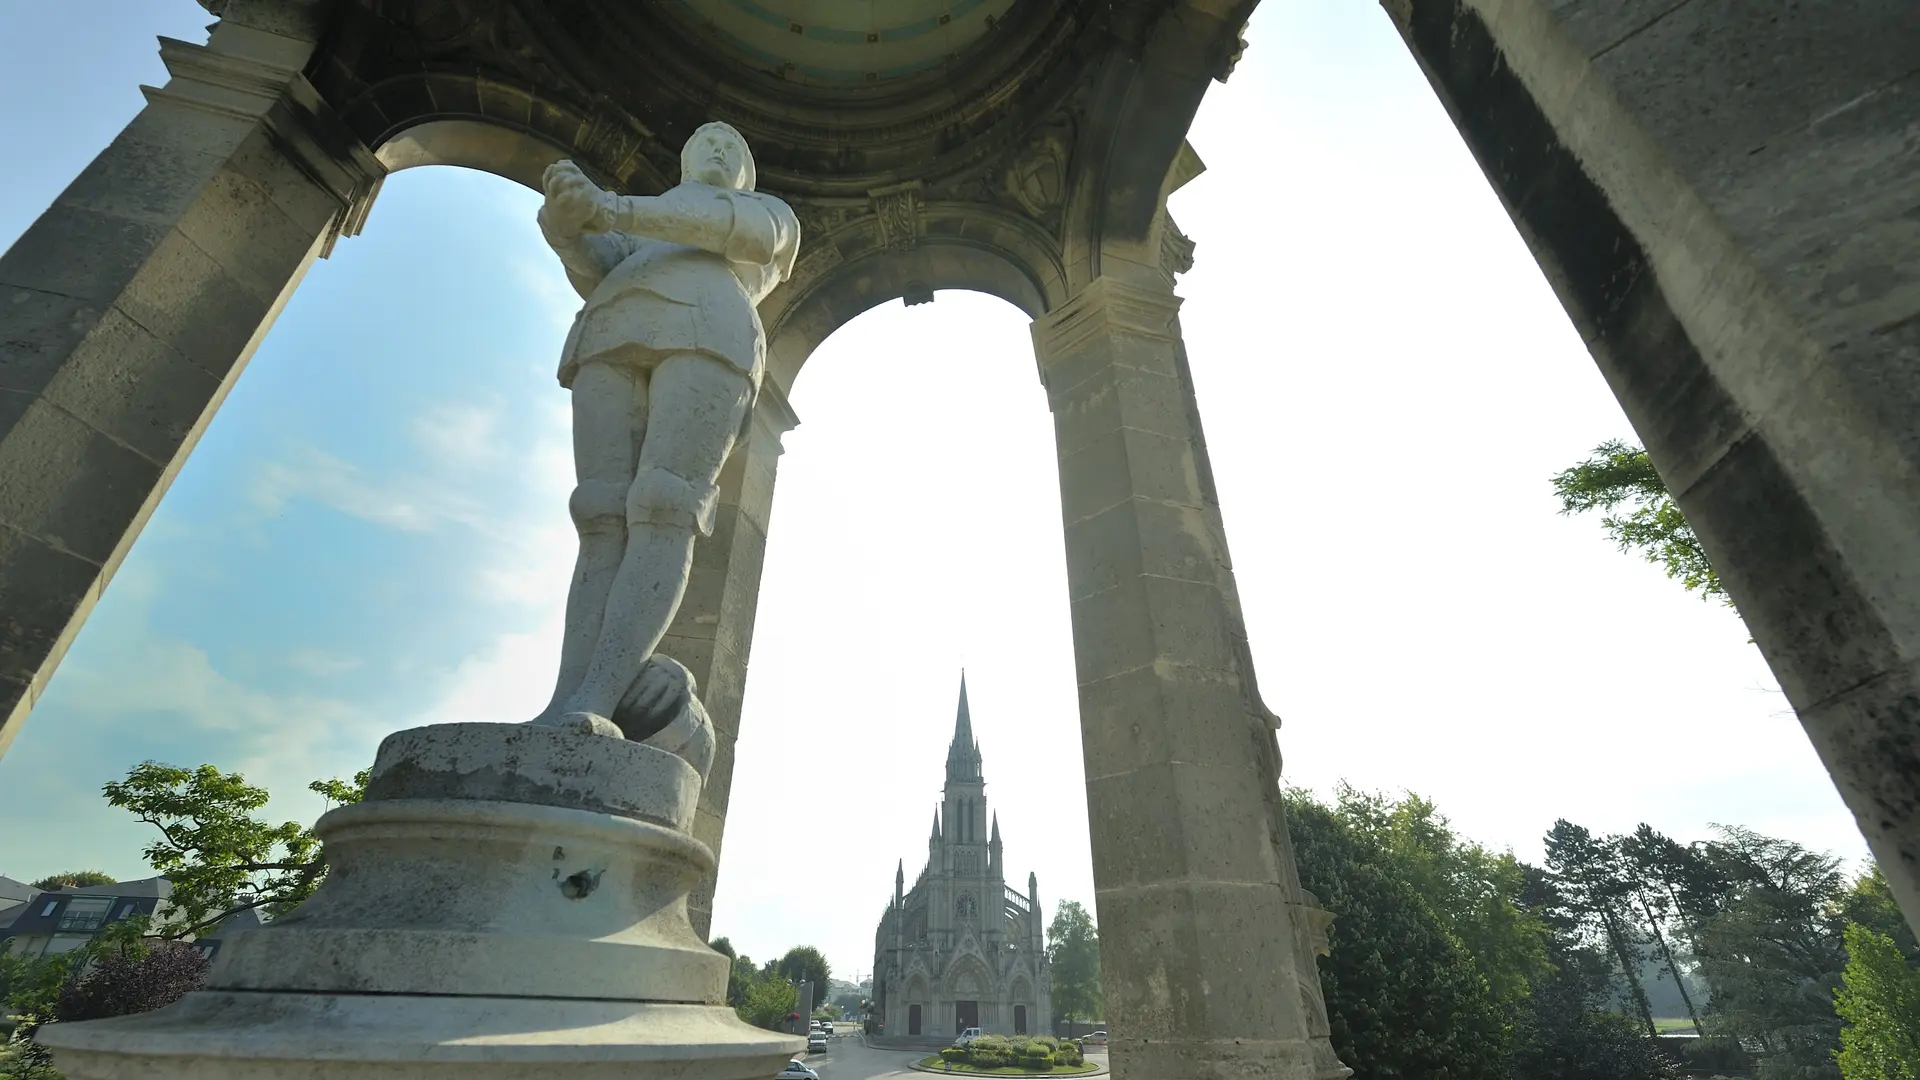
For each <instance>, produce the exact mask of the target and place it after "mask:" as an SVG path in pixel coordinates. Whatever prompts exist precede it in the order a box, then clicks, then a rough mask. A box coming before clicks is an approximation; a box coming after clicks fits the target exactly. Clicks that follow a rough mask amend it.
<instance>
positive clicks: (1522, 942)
mask: <svg viewBox="0 0 1920 1080" xmlns="http://www.w3.org/2000/svg"><path fill="white" fill-rule="evenodd" d="M1334 812H1335V814H1336V815H1337V816H1338V817H1339V818H1340V819H1341V820H1342V821H1343V822H1344V823H1346V824H1347V825H1348V826H1350V827H1351V828H1353V829H1356V830H1357V831H1358V832H1359V833H1360V834H1361V835H1363V836H1365V837H1366V838H1367V839H1368V840H1370V841H1371V842H1373V843H1376V844H1378V845H1380V847H1381V848H1382V850H1383V851H1384V852H1385V853H1386V855H1387V857H1388V858H1389V860H1390V861H1391V863H1392V865H1393V866H1394V868H1395V871H1396V873H1398V874H1399V875H1400V876H1401V877H1402V879H1403V880H1405V881H1406V882H1407V883H1408V884H1410V885H1412V886H1413V888H1414V889H1415V891H1417V892H1419V893H1420V895H1422V896H1424V897H1426V899H1427V902H1428V905H1429V906H1430V907H1431V908H1432V909H1433V911H1434V914H1436V915H1438V916H1440V918H1441V919H1442V920H1443V921H1444V922H1445V923H1446V925H1447V930H1448V931H1449V932H1450V933H1452V934H1453V936H1454V937H1456V938H1458V939H1459V941H1460V943H1461V945H1462V946H1463V947H1464V948H1465V949H1466V951H1467V955H1468V956H1469V957H1470V958H1471V959H1472V960H1473V963H1474V966H1475V967H1476V968H1478V969H1479V971H1480V974H1481V977H1482V978H1484V979H1486V980H1487V986H1488V988H1489V989H1491V990H1492V991H1493V995H1494V999H1495V1000H1496V1001H1498V1002H1500V1003H1501V1005H1502V1006H1508V1005H1511V1004H1513V1003H1514V1002H1517V1001H1520V1000H1521V999H1523V998H1525V997H1526V996H1527V994H1528V992H1529V987H1530V986H1531V985H1532V983H1533V982H1534V981H1535V980H1536V979H1538V978H1540V977H1541V976H1543V975H1545V974H1546V972H1547V971H1548V969H1549V964H1548V962H1547V930H1546V927H1545V926H1544V925H1543V924H1542V923H1541V921H1540V920H1539V918H1538V917H1537V916H1535V915H1534V914H1532V913H1530V912H1528V911H1525V910H1523V909H1522V908H1521V907H1520V906H1519V903H1518V900H1519V896H1520V891H1521V888H1522V886H1523V884H1524V881H1525V874H1524V872H1523V870H1522V867H1521V865H1520V863H1519V862H1518V861H1516V860H1515V859H1514V857H1513V856H1512V855H1511V854H1505V853H1502V854H1495V853H1493V852H1490V851H1488V850H1487V849H1485V848H1483V847H1481V846H1480V845H1478V844H1475V843H1472V842H1471V841H1468V840H1465V839H1463V838H1461V837H1460V836H1458V835H1457V834H1456V833H1455V832H1454V831H1453V826H1452V825H1451V824H1450V823H1449V822H1448V821H1447V819H1446V818H1445V817H1444V816H1443V815H1441V814H1440V812H1439V811H1438V809H1436V808H1435V806H1434V805H1433V803H1431V802H1429V801H1427V800H1426V799H1423V798H1421V797H1420V796H1418V795H1413V794H1408V795H1405V796H1403V797H1401V798H1400V799H1397V800H1394V799H1388V798H1386V797H1385V796H1382V795H1378V794H1369V793H1364V792H1361V791H1358V790H1356V789H1354V788H1352V787H1349V786H1347V785H1344V784H1343V785H1341V786H1340V788H1339V789H1338V792H1337V801H1336V804H1335V807H1334Z"/></svg>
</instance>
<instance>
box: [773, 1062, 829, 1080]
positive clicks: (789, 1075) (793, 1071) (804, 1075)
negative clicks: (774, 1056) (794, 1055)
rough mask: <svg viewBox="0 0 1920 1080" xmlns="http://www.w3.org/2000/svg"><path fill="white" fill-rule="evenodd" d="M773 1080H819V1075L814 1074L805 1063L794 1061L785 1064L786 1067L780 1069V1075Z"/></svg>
mask: <svg viewBox="0 0 1920 1080" xmlns="http://www.w3.org/2000/svg"><path fill="white" fill-rule="evenodd" d="M774 1080H820V1074H819V1073H817V1072H814V1071H813V1068H812V1067H811V1066H809V1065H808V1064H807V1063H806V1062H804V1061H799V1060H794V1061H789V1062H787V1067H786V1068H784V1069H781V1070H780V1075H779V1076H777V1077H775V1078H774Z"/></svg>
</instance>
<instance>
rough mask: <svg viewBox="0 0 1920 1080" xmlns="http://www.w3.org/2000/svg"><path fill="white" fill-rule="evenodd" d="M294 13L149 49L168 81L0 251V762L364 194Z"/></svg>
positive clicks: (369, 176) (370, 174) (351, 149)
mask: <svg viewBox="0 0 1920 1080" xmlns="http://www.w3.org/2000/svg"><path fill="white" fill-rule="evenodd" d="M311 6H312V5H309V4H304V3H294V2H288V3H282V4H276V5H258V4H255V5H247V4H235V5H233V7H234V8H235V9H237V10H236V12H235V13H234V15H233V17H231V18H229V19H227V20H224V21H222V22H221V23H219V24H218V25H217V26H216V27H215V28H214V30H213V33H212V36H211V38H210V40H209V41H208V43H207V44H206V45H204V46H201V45H194V44H189V43H187V42H183V41H174V40H170V39H163V40H162V42H161V48H160V52H161V56H162V58H163V59H164V60H165V62H166V65H167V70H168V71H169V72H170V73H171V74H172V78H171V79H170V80H168V82H167V84H166V86H164V87H162V88H160V89H151V88H150V89H148V90H147V99H148V104H147V106H146V108H145V109H143V110H142V111H141V112H140V114H139V115H138V116H137V117H135V118H134V120H133V122H132V123H131V124H129V125H128V126H127V128H126V130H125V131H123V132H121V134H120V136H119V137H118V138H116V139H115V140H114V141H113V143H112V145H110V146H108V147H107V149H106V150H105V151H104V152H102V153H101V154H100V156H99V157H97V158H95V159H94V161H93V163H92V164H91V165H89V166H88V167H87V169H86V170H85V171H84V172H82V173H81V174H80V177H79V178H78V179H76V180H75V181H74V182H73V183H72V184H71V185H70V186H69V187H68V188H67V189H66V191H64V192H62V193H61V195H60V197H59V198H58V199H57V200H56V201H55V202H54V204H53V206H52V208H50V209H49V210H47V212H46V213H44V214H42V215H41V216H40V218H39V220H38V221H36V222H34V224H33V226H32V227H31V228H29V229H28V230H27V231H26V233H25V234H24V235H22V236H21V237H20V239H19V241H18V242H16V243H15V244H14V245H13V247H12V248H11V249H9V250H8V251H7V252H6V254H5V255H4V256H0V613H4V614H0V753H3V752H4V751H5V749H6V746H7V745H8V744H9V743H10V742H11V741H12V739H13V736H14V734H15V733H16V732H17V731H18V730H19V728H20V725H21V724H22V723H23V722H24V721H25V719H26V715H27V713H28V712H29V711H30V710H31V709H32V708H33V703H34V700H35V699H36V698H37V697H38V696H39V694H40V693H41V691H42V690H43V689H44V688H45V686H46V682H47V680H48V678H49V677H51V675H52V674H53V670H54V668H55V666H56V665H58V664H59V662H60V657H61V655H62V654H63V653H65V651H66V648H67V646H68V645H69V644H70V643H71V642H72V640H73V637H74V635H75V634H76V633H77V632H78V631H79V628H80V624H81V623H82V621H84V620H85V619H86V616H87V613H88V612H89V611H90V610H91V609H92V607H93V604H94V602H95V601H96V600H98V599H99V596H100V592H101V590H102V589H104V588H105V587H106V585H107V582H108V580H110V579H111V578H112V577H113V573H114V570H115V569H116V568H117V567H118V566H119V565H120V560H121V559H122V558H124V557H125V556H126V553H127V550H128V549H129V548H130V547H131V546H132V544H133V541H134V538H135V537H136V536H138V535H139V532H140V528H141V526H142V525H144V524H145V523H146V520H147V517H148V516H149V515H150V514H152V512H153V509H154V507H155V505H157V504H158V502H159V500H160V496H161V495H162V494H163V493H164V492H165V491H166V489H167V485H168V484H169V483H171V482H172V480H173V477H174V475H175V474H176V473H177V472H178V471H179V469H180V466H181V464H182V463H183V462H184V461H185V460H186V456H187V454H188V452H189V451H191V450H192V449H193V445H194V443H195V442H196V441H197V440H198V439H199V437H200V433H201V432H202V431H203V430H204V429H205V428H206V424H207V421H208V420H209V419H210V418H211V417H212V416H213V413H214V410H215V409H217V408H218V407H219V405H220V402H221V401H222V399H224V398H225V397H226V394H227V391H228V390H229V389H231V388H232V386H233V382H234V379H235V378H237V377H238V376H239V374H240V371H241V369H242V368H243V367H245V366H246V363H247V359H248V358H249V357H250V356H251V355H252V354H253V350H254V347H255V346H256V345H257V344H258V343H259V341H260V338H261V337H262V336H263V335H264V334H265V332H266V329H267V327H268V326H269V325H270V324H271V323H272V322H273V318H274V316H275V315H276V314H277V313H278V312H279V310H280V308H281V305H283V304H284V303H285V302H286V299H287V297H288V296H289V295H290V294H291V293H292V291H293V287H294V285H295V284H296V283H298V282H299V280H300V277H301V275H302V274H304V273H305V271H306V269H307V267H308V265H309V264H310V263H311V261H312V260H313V258H314V257H315V256H316V255H323V254H325V251H326V248H327V245H328V244H330V243H331V242H332V240H333V239H334V238H335V237H337V236H339V235H341V234H342V233H350V232H352V231H354V230H355V228H356V227H357V225H358V223H359V222H360V220H361V219H362V217H363V216H364V214H365V212H366V209H367V207H368V205H369V204H370V202H371V200H372V196H373V193H374V191H375V189H376V188H377V186H378V183H379V178H380V176H381V175H382V169H381V167H380V165H379V164H378V163H377V162H376V161H374V159H373V158H372V157H371V155H369V154H368V153H367V152H366V150H365V149H364V148H363V147H361V146H359V144H358V143H357V142H356V141H355V140H353V138H352V137H351V136H350V135H348V134H347V133H346V131H345V129H344V128H342V127H341V126H340V125H339V124H338V122H337V121H336V120H335V118H334V117H333V116H332V115H331V114H330V113H329V112H328V110H327V108H326V106H325V105H324V104H323V103H321V101H320V100H319V97H318V95H316V94H315V93H314V91H313V88H312V87H311V86H310V85H308V84H307V82H306V80H305V79H304V78H303V77H302V76H301V75H300V71H301V68H302V67H303V66H304V65H305V63H306V62H307V59H308V57H309V55H310V54H311V53H312V51H313V48H314V44H313V43H314V39H315V37H316V35H317V25H315V19H316V18H317V17H309V16H308V15H307V14H305V13H306V12H307V11H308V9H309V8H310V7H311ZM262 8H264V11H259V10H256V9H262ZM247 12H253V13H254V14H253V16H252V17H251V18H248V17H245V13H247Z"/></svg>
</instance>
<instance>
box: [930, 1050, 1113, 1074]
mask: <svg viewBox="0 0 1920 1080" xmlns="http://www.w3.org/2000/svg"><path fill="white" fill-rule="evenodd" d="M913 1067H914V1069H916V1070H917V1071H919V1072H930V1073H955V1074H960V1073H965V1074H968V1075H971V1076H1100V1075H1103V1074H1104V1073H1106V1072H1107V1067H1106V1066H1105V1065H1097V1064H1095V1063H1093V1062H1091V1061H1083V1062H1081V1063H1080V1064H1078V1065H1055V1066H1053V1067H1051V1068H1048V1069H1042V1070H1034V1069H1032V1068H1028V1067H1026V1066H1022V1065H1005V1066H1001V1067H999V1068H993V1069H983V1068H981V1067H980V1066H978V1065H969V1064H966V1063H965V1062H960V1061H948V1060H947V1059H945V1058H943V1057H941V1056H940V1055H939V1054H934V1055H933V1056H931V1057H926V1058H922V1059H920V1060H919V1061H916V1062H914V1063H913Z"/></svg>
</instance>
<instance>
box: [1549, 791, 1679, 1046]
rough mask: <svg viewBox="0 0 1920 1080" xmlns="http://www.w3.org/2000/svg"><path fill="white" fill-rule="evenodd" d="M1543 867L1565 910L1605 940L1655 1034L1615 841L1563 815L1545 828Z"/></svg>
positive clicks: (1628, 881)
mask: <svg viewBox="0 0 1920 1080" xmlns="http://www.w3.org/2000/svg"><path fill="white" fill-rule="evenodd" d="M1546 849H1547V867H1548V868H1549V869H1550V870H1552V871H1553V874H1554V877H1555V879H1556V882H1557V884H1558V886H1559V889H1560V894H1561V895H1562V896H1563V897H1564V898H1565V902H1566V903H1567V905H1568V910H1569V911H1570V912H1572V913H1573V915H1574V916H1575V919H1576V923H1575V925H1576V926H1578V927H1580V928H1581V929H1582V930H1584V932H1585V933H1586V934H1588V935H1589V936H1590V938H1591V939H1592V940H1594V941H1596V942H1598V943H1599V944H1601V945H1603V946H1604V947H1605V948H1606V950H1607V953H1608V955H1609V956H1611V957H1612V958H1613V961H1614V963H1615V964H1616V965H1617V966H1618V968H1619V973H1620V977H1621V978H1622V979H1623V980H1624V982H1625V985H1626V988H1627V1000H1628V1001H1629V1002H1631V1003H1632V1005H1633V1008H1634V1011H1635V1013H1636V1014H1638V1016H1639V1018H1640V1022H1641V1023H1642V1024H1643V1025H1644V1026H1645V1027H1646V1032H1647V1036H1648V1037H1649V1038H1652V1037H1653V1035H1654V1034H1655V1030H1654V1024H1653V1006H1652V1004H1651V1003H1650V1002H1649V1001H1648V1000H1647V988H1646V986H1645V985H1644V984H1642V983H1641V981H1640V938H1639V935H1638V934H1637V933H1635V931H1634V924H1635V923H1636V922H1637V920H1635V919H1634V918H1633V917H1632V916H1631V915H1630V913H1629V909H1628V906H1627V905H1628V903H1629V897H1630V896H1631V895H1632V892H1633V888H1634V881H1633V877H1632V874H1631V871H1629V870H1628V869H1627V867H1626V863H1625V860H1624V859H1623V858H1622V857H1621V855H1620V853H1619V849H1618V847H1617V846H1615V845H1614V844H1611V843H1608V842H1607V841H1604V840H1599V839H1596V838H1595V837H1594V835H1593V834H1592V833H1591V832H1588V831H1587V830H1586V829H1585V828H1582V827H1581V826H1579V825H1575V824H1573V823H1572V822H1570V821H1568V820H1566V819H1565V818H1561V819H1559V820H1558V821H1555V822H1554V823H1553V828H1551V829H1549V830H1547V836H1546Z"/></svg>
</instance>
